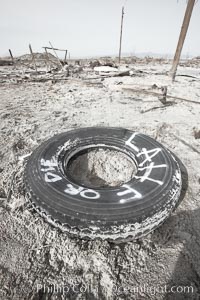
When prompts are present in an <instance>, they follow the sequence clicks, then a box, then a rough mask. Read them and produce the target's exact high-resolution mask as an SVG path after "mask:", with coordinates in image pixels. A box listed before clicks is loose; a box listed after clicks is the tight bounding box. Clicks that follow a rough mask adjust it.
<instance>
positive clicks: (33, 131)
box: [0, 61, 200, 300]
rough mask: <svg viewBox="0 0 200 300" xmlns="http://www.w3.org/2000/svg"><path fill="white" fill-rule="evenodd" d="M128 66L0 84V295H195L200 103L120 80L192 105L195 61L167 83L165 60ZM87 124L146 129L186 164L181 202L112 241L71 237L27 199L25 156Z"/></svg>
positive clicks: (198, 95) (198, 93) (198, 80)
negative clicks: (139, 234) (116, 73)
mask: <svg viewBox="0 0 200 300" xmlns="http://www.w3.org/2000/svg"><path fill="white" fill-rule="evenodd" d="M129 67H130V66H129ZM12 68H13V67H12V66H9V67H6V72H11V71H12ZM131 68H133V69H134V70H137V71H138V73H137V74H138V75H135V76H132V77H131V76H127V77H126V76H125V77H112V78H105V79H104V80H101V79H98V80H96V81H95V80H92V79H89V75H88V74H87V73H85V78H86V79H87V80H82V79H81V78H76V79H74V78H69V79H68V80H66V81H58V82H56V83H54V82H52V81H47V82H31V81H26V80H24V81H23V80H22V81H21V82H17V81H15V80H7V81H6V82H3V83H1V84H0V120H1V122H0V129H1V131H0V140H1V144H0V216H1V221H0V299H2V300H11V299H13V300H22V299H32V300H36V299H38V300H45V299H51V300H54V299H91V300H95V299H100V300H103V299H105V300H107V299H108V300H112V299H120V300H121V299H130V300H132V299H138V300H142V299H152V300H153V299H158V300H160V299H169V300H170V299H199V297H200V242H199V241H200V143H199V142H200V140H199V139H195V136H194V135H195V134H194V132H196V131H198V130H200V105H199V104H196V103H191V102H187V101H181V100H180V99H179V100H176V99H173V101H172V102H173V103H171V105H169V106H164V105H163V104H162V103H161V102H160V101H159V100H158V97H157V96H153V95H148V94H141V93H139V92H138V93H137V92H131V91H128V90H124V89H123V87H124V86H126V87H127V86H128V87H130V86H134V88H135V87H138V88H140V87H141V86H147V87H148V88H149V89H151V87H152V86H153V85H157V86H163V85H164V86H168V93H169V94H170V95H173V96H176V97H182V98H185V99H189V100H193V101H197V102H199V103H200V64H199V65H196V66H190V64H188V65H184V66H182V67H180V68H179V73H178V75H187V76H177V78H176V81H175V82H174V83H171V80H170V78H169V76H168V75H167V74H166V71H167V70H169V69H170V64H169V63H167V62H166V63H164V62H162V63H159V62H154V61H152V62H151V63H148V65H147V64H142V63H140V64H139V65H136V64H135V65H132V66H131ZM0 71H1V72H5V67H1V69H0ZM83 72H84V70H83ZM85 72H86V71H85ZM87 76H88V77H87ZM188 76H192V77H188ZM97 81H98V84H96V83H95V82H97ZM88 82H90V84H88ZM154 88H155V86H154ZM151 90H152V89H151ZM170 100H171V99H170ZM87 126H112V127H114V126H117V127H123V128H127V129H131V130H135V131H137V132H142V133H146V134H148V135H150V136H151V137H153V138H155V139H157V140H158V141H159V142H161V143H163V145H165V146H166V147H168V148H169V149H171V150H172V151H173V152H174V153H175V154H176V155H177V156H178V157H179V158H180V159H181V161H182V162H183V163H184V165H185V167H186V169H187V171H188V189H187V192H186V195H185V197H184V199H183V200H182V202H181V203H180V205H179V207H178V208H177V209H176V210H175V211H174V212H173V214H172V215H171V216H170V217H169V218H168V219H167V220H166V221H165V223H164V224H163V225H162V226H161V227H159V228H158V229H156V230H155V231H154V232H153V233H151V234H149V235H148V236H146V237H145V238H143V239H141V240H137V241H132V242H128V243H124V244H119V245H116V244H111V243H108V242H106V241H81V240H78V239H74V238H73V239H72V238H71V237H69V236H67V235H65V234H62V233H61V232H60V231H59V230H57V229H56V228H53V227H52V226H51V225H49V224H47V223H45V222H44V221H43V219H42V218H41V217H40V216H38V214H37V213H36V212H34V211H33V209H32V208H31V206H30V205H29V202H27V200H25V197H24V185H23V171H24V166H25V163H26V160H27V158H28V155H29V154H30V153H31V152H32V151H33V150H34V149H35V148H36V147H37V146H38V145H39V144H40V143H41V142H42V141H43V140H45V139H48V138H49V137H51V136H53V135H54V134H56V133H60V132H62V131H67V130H70V129H73V128H79V127H87ZM171 287H174V288H173V289H172V290H170V288H171ZM177 287H178V290H177ZM187 287H190V289H187Z"/></svg>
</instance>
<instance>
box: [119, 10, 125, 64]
mask: <svg viewBox="0 0 200 300" xmlns="http://www.w3.org/2000/svg"><path fill="white" fill-rule="evenodd" d="M123 22H124V6H123V7H122V16H121V31H120V42H119V64H120V62H121V51H122V31H123Z"/></svg>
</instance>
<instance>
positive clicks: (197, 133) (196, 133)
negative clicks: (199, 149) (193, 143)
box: [193, 127, 200, 140]
mask: <svg viewBox="0 0 200 300" xmlns="http://www.w3.org/2000/svg"><path fill="white" fill-rule="evenodd" d="M193 133H194V138H195V139H196V140H197V139H200V130H199V129H197V128H195V127H194V128H193Z"/></svg>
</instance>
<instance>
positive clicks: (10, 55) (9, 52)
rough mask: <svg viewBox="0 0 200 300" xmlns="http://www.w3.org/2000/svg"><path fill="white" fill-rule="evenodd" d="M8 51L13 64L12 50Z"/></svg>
mask: <svg viewBox="0 0 200 300" xmlns="http://www.w3.org/2000/svg"><path fill="white" fill-rule="evenodd" d="M9 53H10V57H11V59H12V63H13V65H14V57H13V55H12V51H11V50H10V49H9Z"/></svg>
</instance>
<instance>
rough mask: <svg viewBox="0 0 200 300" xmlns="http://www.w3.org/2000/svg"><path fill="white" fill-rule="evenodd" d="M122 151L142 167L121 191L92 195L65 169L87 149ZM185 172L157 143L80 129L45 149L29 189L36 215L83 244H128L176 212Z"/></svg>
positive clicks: (29, 174)
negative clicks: (93, 241)
mask: <svg viewBox="0 0 200 300" xmlns="http://www.w3.org/2000/svg"><path fill="white" fill-rule="evenodd" d="M94 147H101V148H102V147H103V148H108V149H114V150H119V151H121V152H123V153H125V154H127V155H128V156H129V158H131V159H132V160H133V162H134V163H135V164H136V166H137V173H136V175H135V177H134V178H133V179H131V180H130V181H129V182H127V183H126V184H123V185H121V186H119V187H108V188H95V189H91V188H89V187H86V186H84V185H83V184H81V183H79V182H75V181H74V180H73V179H72V178H71V177H70V176H68V174H67V172H65V171H64V170H65V168H66V165H67V162H68V161H69V160H70V159H71V157H73V156H74V155H76V154H77V153H79V152H81V151H83V150H84V149H90V148H94ZM181 186H182V181H181V171H180V167H179V163H178V162H177V160H176V159H175V157H174V155H173V154H172V153H171V152H170V151H169V150H167V149H166V148H165V147H164V146H162V145H161V144H160V143H158V142H157V141H155V140H154V139H152V138H150V137H148V136H146V135H144V134H140V133H135V132H132V131H130V130H127V129H122V128H102V127H101V128H98V127H97V128H96V127H93V128H81V129H77V130H72V131H69V132H65V133H62V134H59V135H56V136H54V137H52V138H51V139H49V140H47V141H46V142H44V143H42V144H41V145H40V146H39V147H38V148H37V149H36V150H35V151H34V152H33V153H32V155H31V157H30V158H29V160H28V162H27V165H26V168H25V187H26V192H27V195H28V198H29V199H30V200H31V202H32V204H33V206H34V207H35V209H36V210H37V211H38V212H39V213H40V214H41V215H42V216H43V217H44V218H45V219H46V220H47V221H48V222H50V223H51V224H53V225H54V226H56V227H58V228H60V229H61V230H62V231H66V232H69V233H70V234H72V235H75V236H78V237H80V238H90V239H94V238H101V239H108V240H113V241H118V240H119V241H125V240H127V239H130V238H131V239H133V238H139V237H141V236H143V235H146V234H147V233H149V232H150V231H152V230H153V229H155V228H156V227H157V226H159V225H160V224H161V223H162V222H163V221H164V220H165V219H166V218H167V217H168V216H169V214H170V212H171V211H172V210H173V209H174V207H175V206H176V204H177V202H178V200H179V197H180V193H181Z"/></svg>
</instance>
